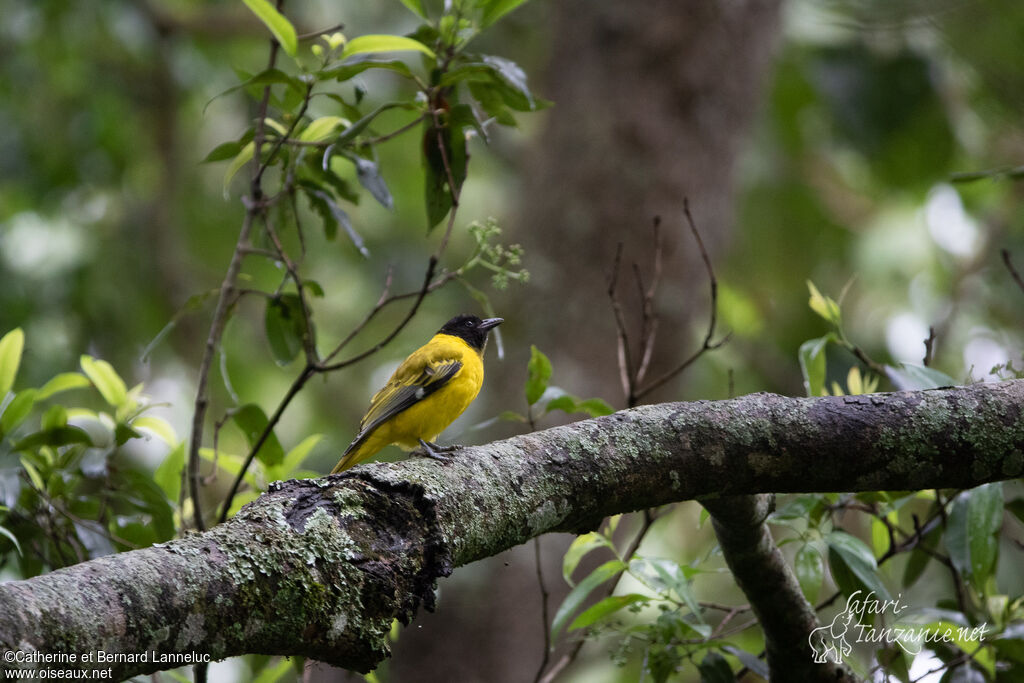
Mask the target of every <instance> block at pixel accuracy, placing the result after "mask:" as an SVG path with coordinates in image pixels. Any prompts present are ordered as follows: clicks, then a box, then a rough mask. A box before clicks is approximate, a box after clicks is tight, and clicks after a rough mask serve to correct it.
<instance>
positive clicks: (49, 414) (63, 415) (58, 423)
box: [40, 404, 68, 430]
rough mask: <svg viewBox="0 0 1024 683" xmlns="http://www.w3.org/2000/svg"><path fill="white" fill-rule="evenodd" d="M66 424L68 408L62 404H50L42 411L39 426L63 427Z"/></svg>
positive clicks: (45, 427) (44, 427)
mask: <svg viewBox="0 0 1024 683" xmlns="http://www.w3.org/2000/svg"><path fill="white" fill-rule="evenodd" d="M67 424H68V409H67V408H65V407H64V406H62V405H59V404H58V405H52V406H50V407H49V408H47V409H46V412H45V413H43V418H42V420H40V426H41V427H42V428H43V429H44V430H45V429H55V428H57V427H65V426H67Z"/></svg>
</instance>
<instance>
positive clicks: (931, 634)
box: [807, 590, 989, 664]
mask: <svg viewBox="0 0 1024 683" xmlns="http://www.w3.org/2000/svg"><path fill="white" fill-rule="evenodd" d="M902 598H903V594H902V593H900V594H899V595H897V596H896V598H895V599H886V600H882V599H879V598H878V597H877V596H876V595H875V592H874V591H871V592H869V593H868V594H867V595H864V591H861V590H858V591H855V592H854V593H852V594H851V595H850V597H848V598H847V599H846V608H845V609H844V610H843V611H842V612H840V613H839V614H837V615H836V616H835V618H834V619H832V623H830V624H828V625H826V626H821V627H819V628H816V629H814V630H813V631H811V635H810V636H808V638H807V640H808V642H809V643H810V645H811V649H812V650H814V661H815V662H817V663H819V664H822V663H824V662H826V661H829V660H831V661H833V662H835V663H837V664H838V663H840V662H841V661H842V658H843V657H848V656H849V655H850V653H851V652H853V643H868V644H870V645H872V646H874V647H876V648H879V647H885V646H890V645H898V646H900V647H901V648H903V650H904V651H905V652H906V653H907V654H910V655H917V654H920V652H921V650H923V649H925V648H927V647H928V646H929V645H930V644H934V643H979V644H980V643H981V642H982V641H983V640H984V639H985V633H986V631H988V628H989V626H988V624H981V625H980V626H957V625H954V624H949V623H945V622H936V620H934V619H931V620H929V622H928V623H924V624H922V623H913V622H912V621H910V620H909V617H910V616H911V614H910V613H908V606H907V605H906V604H904V603H903V601H902Z"/></svg>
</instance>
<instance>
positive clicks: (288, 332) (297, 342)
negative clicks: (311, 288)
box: [263, 294, 306, 367]
mask: <svg viewBox="0 0 1024 683" xmlns="http://www.w3.org/2000/svg"><path fill="white" fill-rule="evenodd" d="M263 330H264V332H265V334H266V336H267V342H269V344H270V350H271V352H272V353H273V354H274V361H275V362H276V363H277V364H278V365H280V366H282V367H283V366H285V365H288V364H289V363H291V362H292V361H293V360H295V358H296V357H297V356H298V355H299V353H301V352H302V348H303V336H304V335H305V331H306V320H305V317H304V316H303V314H302V300H301V299H300V298H299V296H298V295H297V294H282V295H281V296H277V297H273V298H271V299H267V308H266V313H265V315H264V316H263Z"/></svg>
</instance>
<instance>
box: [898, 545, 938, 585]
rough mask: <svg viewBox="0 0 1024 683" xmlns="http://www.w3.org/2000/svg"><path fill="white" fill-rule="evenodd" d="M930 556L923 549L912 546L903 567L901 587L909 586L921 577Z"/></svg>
mask: <svg viewBox="0 0 1024 683" xmlns="http://www.w3.org/2000/svg"><path fill="white" fill-rule="evenodd" d="M931 559H932V556H931V555H929V554H928V553H926V552H925V551H923V550H921V549H919V548H914V549H913V550H911V551H910V557H909V558H907V565H906V567H904V569H903V587H904V588H910V587H911V586H913V585H914V583H916V582H917V580H918V579H919V578H921V574H923V573H924V570H925V569H926V568H927V567H928V563H929V562H930V561H931Z"/></svg>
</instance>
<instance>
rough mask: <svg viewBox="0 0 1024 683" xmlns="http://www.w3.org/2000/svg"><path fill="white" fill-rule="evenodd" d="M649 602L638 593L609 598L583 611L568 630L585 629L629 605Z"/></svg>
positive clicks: (647, 598)
mask: <svg viewBox="0 0 1024 683" xmlns="http://www.w3.org/2000/svg"><path fill="white" fill-rule="evenodd" d="M650 601H651V598H650V597H649V596H647V595H641V594H640V593H628V594H626V595H612V596H609V597H607V598H605V599H604V600H601V601H600V602H598V603H595V604H593V605H591V606H590V607H588V608H587V609H585V610H583V611H582V612H581V613H580V615H579V616H578V617H576V618H575V619H573V621H572V623H571V624H569V630H570V631H575V630H576V629H581V628H586V627H587V626H590V625H591V624H594V623H596V622H598V621H600V620H601V619H604V618H606V617H608V616H609V615H611V614H614V613H615V612H618V611H619V610H620V609H622V608H623V607H629V606H630V605H635V604H637V603H638V602H642V603H644V604H646V603H648V602H650Z"/></svg>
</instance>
